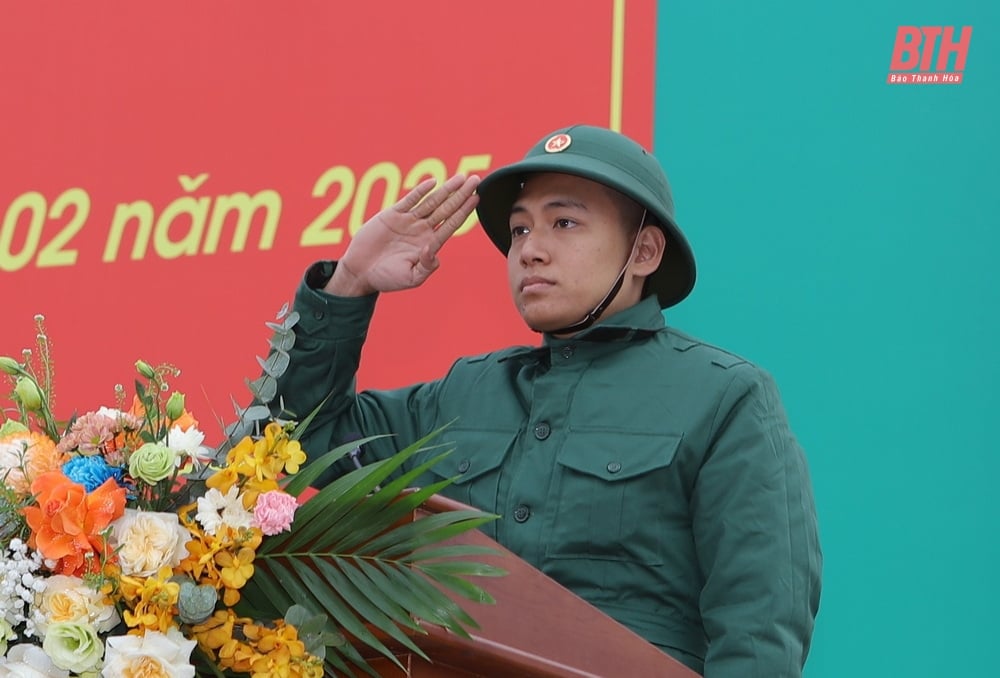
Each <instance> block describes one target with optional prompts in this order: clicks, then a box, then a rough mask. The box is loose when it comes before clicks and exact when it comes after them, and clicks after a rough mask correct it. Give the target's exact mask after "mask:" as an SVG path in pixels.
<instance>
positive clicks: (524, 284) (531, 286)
mask: <svg viewBox="0 0 1000 678" xmlns="http://www.w3.org/2000/svg"><path fill="white" fill-rule="evenodd" d="M553 285H555V283H554V282H553V281H551V280H549V279H548V278H542V277H541V276H537V275H532V276H528V277H527V278H525V279H524V280H522V281H521V292H522V293H526V292H541V291H543V290H546V289H548V288H550V287H552V286H553Z"/></svg>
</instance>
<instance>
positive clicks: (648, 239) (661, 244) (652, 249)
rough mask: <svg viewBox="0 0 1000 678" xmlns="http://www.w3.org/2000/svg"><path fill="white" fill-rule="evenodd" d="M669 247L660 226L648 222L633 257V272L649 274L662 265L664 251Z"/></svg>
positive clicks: (641, 274)
mask: <svg viewBox="0 0 1000 678" xmlns="http://www.w3.org/2000/svg"><path fill="white" fill-rule="evenodd" d="M666 249H667V236H666V235H664V233H663V229H662V228H660V227H659V226H653V225H651V224H647V225H646V226H643V227H642V231H641V232H640V233H639V242H638V244H637V245H636V248H635V257H634V258H633V259H632V272H633V273H635V274H636V275H639V276H648V275H649V274H650V273H652V272H653V271H655V270H656V269H657V268H659V267H660V261H662V259H663V252H664V251H665V250H666Z"/></svg>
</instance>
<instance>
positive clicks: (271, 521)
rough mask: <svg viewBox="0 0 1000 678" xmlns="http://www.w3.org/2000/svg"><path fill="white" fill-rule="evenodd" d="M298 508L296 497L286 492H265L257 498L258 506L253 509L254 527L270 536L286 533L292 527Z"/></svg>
mask: <svg viewBox="0 0 1000 678" xmlns="http://www.w3.org/2000/svg"><path fill="white" fill-rule="evenodd" d="M297 506H298V503H297V502H296V501H295V497H293V496H292V495H290V494H288V493H286V492H282V491H281V490H271V491H270V492H264V493H263V494H261V495H260V496H259V497H257V505H256V506H254V508H253V525H254V527H259V528H260V531H261V532H263V533H264V534H266V535H268V536H271V535H275V534H278V533H279V532H284V531H285V530H287V529H288V528H290V527H291V526H292V520H293V519H294V518H295V508H296V507H297Z"/></svg>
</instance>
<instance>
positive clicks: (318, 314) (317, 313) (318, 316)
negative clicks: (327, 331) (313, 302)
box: [313, 309, 326, 320]
mask: <svg viewBox="0 0 1000 678" xmlns="http://www.w3.org/2000/svg"><path fill="white" fill-rule="evenodd" d="M324 315H326V314H325V313H323V311H321V310H319V309H316V310H315V311H313V317H314V318H316V320H322V319H323V316H324Z"/></svg>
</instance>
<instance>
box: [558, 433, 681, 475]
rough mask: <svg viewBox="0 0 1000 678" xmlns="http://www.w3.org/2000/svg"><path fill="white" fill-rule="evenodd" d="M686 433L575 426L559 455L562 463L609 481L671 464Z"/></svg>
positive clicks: (559, 460) (580, 471) (641, 473)
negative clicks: (635, 431) (643, 431)
mask: <svg viewBox="0 0 1000 678" xmlns="http://www.w3.org/2000/svg"><path fill="white" fill-rule="evenodd" d="M683 437H684V436H683V435H679V434H676V433H634V432H625V431H608V430H603V429H595V430H587V429H580V428H575V429H573V430H572V431H570V432H569V434H568V435H567V436H566V444H565V445H564V446H563V448H562V450H560V451H559V455H558V456H557V457H556V461H558V462H559V463H560V464H561V465H563V466H565V467H567V468H570V469H573V470H574V471H577V472H579V473H584V474H587V475H590V476H595V477H597V478H601V479H602V480H606V481H608V482H617V481H620V480H627V479H629V478H635V477H636V476H640V475H643V474H645V473H649V472H650V471H653V470H655V469H658V468H663V467H665V466H669V465H670V464H671V462H673V460H674V457H675V456H676V455H677V449H678V448H679V447H680V444H681V440H682V439H683Z"/></svg>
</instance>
